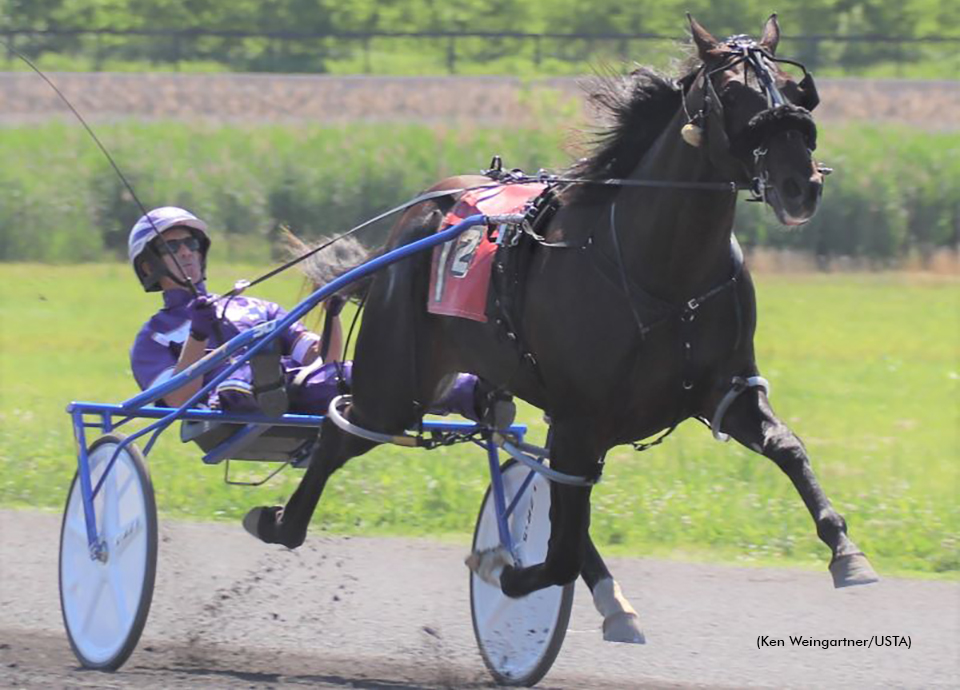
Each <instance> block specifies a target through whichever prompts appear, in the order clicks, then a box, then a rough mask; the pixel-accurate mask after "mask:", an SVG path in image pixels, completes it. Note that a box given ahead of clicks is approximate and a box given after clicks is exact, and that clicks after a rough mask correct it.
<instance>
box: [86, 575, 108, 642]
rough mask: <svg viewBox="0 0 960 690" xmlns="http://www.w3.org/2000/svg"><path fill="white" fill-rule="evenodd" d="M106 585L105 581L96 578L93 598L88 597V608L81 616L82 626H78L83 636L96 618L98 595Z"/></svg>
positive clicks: (101, 578)
mask: <svg viewBox="0 0 960 690" xmlns="http://www.w3.org/2000/svg"><path fill="white" fill-rule="evenodd" d="M106 583H107V581H106V579H105V578H103V577H102V576H101V577H99V578H97V584H96V585H94V590H93V596H92V597H90V606H89V608H88V609H87V612H86V614H85V615H84V616H83V624H82V625H81V626H80V632H81V634H82V635H84V636H86V635H87V633H88V632H90V624H91V623H93V621H94V619H95V618H96V616H95V615H94V614H95V613H96V612H97V604H99V603H100V595H101V594H102V593H103V587H104V585H105V584H106Z"/></svg>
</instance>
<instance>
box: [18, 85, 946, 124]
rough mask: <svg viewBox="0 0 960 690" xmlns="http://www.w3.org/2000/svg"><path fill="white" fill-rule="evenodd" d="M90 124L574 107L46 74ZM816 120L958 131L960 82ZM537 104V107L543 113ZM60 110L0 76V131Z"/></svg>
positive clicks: (882, 98)
mask: <svg viewBox="0 0 960 690" xmlns="http://www.w3.org/2000/svg"><path fill="white" fill-rule="evenodd" d="M49 76H50V77H51V78H52V79H53V80H54V82H55V83H56V84H58V86H59V87H60V88H61V89H62V91H63V92H64V94H65V95H66V96H67V98H68V99H69V100H70V102H71V103H72V104H73V105H74V106H75V107H76V108H77V109H78V110H79V111H80V112H81V113H83V114H84V115H85V116H86V117H87V118H88V119H90V120H91V121H94V122H96V121H103V120H112V119H119V118H130V117H132V118H137V119H141V120H150V119H179V120H196V119H209V120H216V121H228V122H243V121H247V122H286V121H300V122H303V121H315V122H361V121H367V122H369V121H386V122H398V121H399V122H406V121H410V122H433V123H450V122H473V123H478V124H486V125H497V126H504V125H510V124H512V125H518V124H524V123H526V124H529V123H530V122H531V121H532V120H533V119H534V118H536V117H537V116H538V115H537V108H531V106H530V102H531V100H533V101H536V100H537V99H530V98H529V94H530V92H531V90H536V89H544V88H546V89H551V90H553V91H554V92H555V93H556V94H557V95H556V96H555V97H554V100H553V101H550V100H547V101H545V103H555V102H557V99H559V100H560V101H564V100H568V101H574V102H578V103H579V102H581V101H582V89H581V86H580V83H579V80H577V79H573V78H558V79H547V80H542V81H535V82H532V83H525V82H523V81H521V80H519V79H514V78H510V77H363V76H359V77H328V76H312V75H282V74H211V75H196V74H193V75H191V74H179V75H178V74H109V73H102V74H75V73H54V74H50V75H49ZM819 90H820V95H821V99H822V105H821V107H820V108H819V109H818V110H817V121H818V122H821V123H837V122H873V123H899V124H906V125H910V126H912V127H917V128H920V129H924V130H942V129H955V128H956V127H958V126H960V81H909V80H899V79H878V80H866V79H823V80H820V81H819ZM544 107H546V106H544V105H541V106H540V109H541V110H542V109H543V108H544ZM60 116H62V117H63V118H65V119H67V120H69V121H70V122H73V119H72V118H73V116H72V115H70V113H69V111H67V109H66V107H65V106H64V105H63V104H62V103H61V102H60V101H59V100H58V99H57V96H56V94H55V93H54V92H53V91H52V90H51V89H50V87H49V86H47V84H45V83H44V82H43V81H42V80H41V79H40V78H39V77H38V76H37V75H35V74H32V73H26V72H24V73H0V123H9V124H18V123H24V122H36V121H38V120H44V119H48V118H50V117H60Z"/></svg>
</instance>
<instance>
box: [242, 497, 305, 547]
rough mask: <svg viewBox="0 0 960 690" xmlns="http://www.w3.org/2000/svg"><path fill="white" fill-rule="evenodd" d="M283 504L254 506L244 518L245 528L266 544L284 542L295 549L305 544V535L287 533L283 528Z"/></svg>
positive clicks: (284, 544) (283, 543)
mask: <svg viewBox="0 0 960 690" xmlns="http://www.w3.org/2000/svg"><path fill="white" fill-rule="evenodd" d="M282 517H283V507H282V506H261V507H259V508H253V509H252V510H251V511H250V512H248V513H247V514H246V515H245V516H244V518H243V528H244V529H245V530H247V532H249V533H250V534H252V535H253V536H254V537H256V538H257V539H259V540H260V541H262V542H263V543H264V544H282V545H283V546H286V547H287V548H288V549H295V548H297V547H298V546H300V545H301V544H303V539H304V536H305V535H294V536H290V535H285V534H283V532H282V530H281V524H282V523H281V519H282Z"/></svg>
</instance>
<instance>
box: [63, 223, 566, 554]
mask: <svg viewBox="0 0 960 690" xmlns="http://www.w3.org/2000/svg"><path fill="white" fill-rule="evenodd" d="M520 219H521V217H519V216H515V215H510V216H486V215H482V214H477V215H472V216H469V217H467V218H465V219H464V220H463V221H461V222H460V223H458V224H456V225H454V226H451V227H450V228H447V229H446V230H443V231H441V232H438V233H436V234H435V235H432V236H430V237H427V238H424V239H421V240H417V241H416V242H412V243H410V244H408V245H404V246H402V247H399V248H397V249H394V250H392V251H390V252H387V253H385V254H383V255H381V256H379V257H377V258H375V259H373V260H371V261H368V262H367V263H365V264H362V265H361V266H358V267H357V268H354V269H353V270H351V271H349V272H347V273H345V274H344V275H342V276H340V277H339V278H337V279H335V280H333V281H331V282H330V283H328V284H327V285H325V286H323V287H322V288H320V289H318V290H317V291H315V292H314V293H313V294H311V295H310V296H309V297H307V298H306V299H305V300H303V301H302V302H300V304H298V305H297V306H296V307H294V308H293V309H292V310H291V311H290V312H289V313H288V314H287V316H285V317H284V318H283V319H277V320H275V321H268V322H265V323H263V324H261V325H259V326H257V327H256V328H253V329H250V330H248V331H244V332H243V333H240V334H239V335H237V336H236V337H234V338H233V339H231V340H230V341H229V342H227V343H224V344H223V345H221V346H220V347H218V348H217V349H216V350H214V351H212V352H210V353H209V354H207V355H206V356H205V357H204V358H203V359H201V360H199V361H198V362H196V363H194V364H193V365H191V366H189V367H187V368H186V369H184V370H183V371H181V372H180V373H179V374H177V375H175V376H173V377H171V378H170V379H168V380H167V381H165V382H163V383H161V384H158V385H156V386H153V387H152V388H149V389H147V390H145V391H143V392H142V393H140V394H139V395H136V396H134V397H132V398H130V399H128V400H126V401H124V402H122V403H120V404H119V405H110V404H102V403H92V402H72V403H70V404H69V405H68V406H67V412H69V413H70V415H71V419H72V421H73V433H74V438H75V440H76V444H77V473H78V475H79V479H80V491H81V496H82V499H83V507H84V520H85V523H86V530H87V542H88V545H89V548H90V556H91V558H93V559H99V558H100V557H101V555H102V553H103V547H104V545H103V544H102V543H101V541H100V539H99V537H98V534H97V521H96V514H95V507H94V499H95V498H96V496H97V494H98V493H99V492H100V489H101V487H102V486H103V483H104V480H105V479H106V477H107V475H108V474H109V473H110V471H111V470H112V469H113V465H114V464H115V463H116V460H117V458H118V457H119V455H120V453H121V451H123V450H124V449H125V448H126V447H128V446H129V445H130V444H132V443H133V441H135V440H137V439H139V438H142V437H144V436H146V435H148V434H149V435H150V438H149V440H148V441H147V443H146V445H145V446H144V449H143V454H144V455H148V454H149V453H150V450H151V449H152V448H153V445H154V443H155V442H156V440H157V438H158V437H159V435H160V433H161V432H163V431H164V430H166V429H167V428H168V427H169V426H170V425H171V424H173V423H174V422H175V421H177V420H186V421H198V422H203V421H207V422H214V421H215V422H226V423H237V424H243V425H245V429H243V430H241V431H238V432H237V433H238V434H243V433H253V434H256V433H258V431H262V430H265V429H266V428H269V427H277V426H280V427H284V426H286V427H313V428H318V429H319V427H320V424H321V422H322V421H323V417H322V416H318V415H303V414H285V415H283V416H281V417H278V418H270V417H266V416H263V415H251V414H231V413H227V412H220V411H214V410H207V409H200V408H196V407H194V406H195V405H196V404H197V403H198V401H200V400H204V399H205V397H206V396H207V394H208V393H209V392H210V391H211V390H213V388H215V387H216V386H217V385H218V384H220V383H221V382H222V381H224V380H225V379H226V378H227V377H229V376H230V375H231V374H232V373H233V372H234V371H236V370H237V369H238V368H239V367H240V366H242V365H243V364H244V362H246V361H248V360H249V358H250V357H252V356H253V355H254V354H256V353H257V352H259V351H260V350H262V349H263V348H265V347H267V346H268V345H269V343H271V342H272V341H273V340H274V339H275V338H277V337H278V336H279V335H280V334H281V333H283V332H284V331H285V330H286V329H287V328H289V327H290V326H291V325H292V324H293V323H294V322H296V321H299V320H300V319H301V318H302V317H303V316H304V315H305V314H306V313H307V312H309V311H310V310H311V309H313V308H314V307H315V306H317V304H319V303H320V302H322V301H323V300H324V299H326V298H327V297H329V296H330V295H332V294H334V293H335V292H337V291H338V290H340V289H342V288H343V287H345V286H347V285H349V284H350V283H352V282H354V281H357V280H359V279H361V278H364V277H366V276H368V275H370V274H372V273H374V272H376V271H378V270H380V269H381V268H384V267H385V266H388V265H390V264H393V263H396V262H397V261H400V260H402V259H404V258H407V257H408V256H411V255H412V254H415V253H418V252H422V251H426V250H427V249H430V248H432V247H434V246H436V245H439V244H442V243H444V242H448V241H450V240H452V239H455V238H456V237H458V236H459V235H460V234H461V233H463V232H464V231H465V230H467V229H468V228H470V227H473V226H475V225H496V224H499V223H504V222H518V221H519V220H520ZM227 360H231V361H230V364H229V365H228V366H227V367H226V368H225V369H224V370H223V371H222V372H220V373H219V374H217V376H215V377H214V378H212V379H211V380H210V381H209V382H208V383H206V384H205V385H203V386H202V387H201V388H200V390H198V391H197V392H196V393H195V394H194V395H193V396H192V397H191V398H190V399H189V400H187V401H186V402H185V403H184V404H183V405H181V406H180V407H178V408H170V407H156V406H154V405H153V404H152V403H155V402H156V401H157V400H160V399H161V398H163V397H164V396H165V395H166V394H168V393H170V392H171V391H174V390H176V389H178V388H180V387H181V386H183V385H184V384H185V383H187V382H189V381H192V380H193V379H196V378H198V377H202V376H204V375H205V374H207V373H209V372H210V371H212V370H214V369H215V368H216V367H218V366H220V365H221V364H222V363H223V362H225V361H227ZM88 417H95V420H90V419H88ZM133 419H155V420H156V421H155V422H152V423H151V424H148V425H147V426H146V427H144V428H143V429H140V430H138V431H136V432H134V433H132V434H130V435H129V436H127V437H126V438H124V439H123V440H122V441H120V443H119V444H118V445H117V448H116V450H115V451H114V453H113V456H112V457H111V458H110V461H109V463H108V464H107V467H106V469H105V470H104V472H103V473H102V475H101V476H100V480H99V482H98V483H97V485H96V486H93V482H92V479H91V475H90V464H89V458H88V455H87V447H88V446H87V442H86V429H87V428H98V429H100V430H101V432H102V433H109V432H110V431H112V430H114V429H116V428H118V427H120V426H123V425H124V424H126V423H127V422H129V421H131V420H133ZM476 429H477V425H476V424H473V423H470V422H440V421H425V422H423V430H424V431H445V432H450V431H454V432H457V431H459V432H468V433H469V432H471V431H475V430H476ZM509 431H510V432H511V435H512V436H514V437H515V438H516V441H517V443H518V444H519V445H523V437H524V435H525V434H526V431H527V429H526V426H524V425H514V426H512V427H511V428H510V430H509ZM494 436H495V434H493V433H492V432H487V433H485V434H484V437H483V439H484V440H483V441H482V442H480V441H476V440H474V441H473V443H475V444H477V445H479V446H481V447H484V448H485V449H486V451H487V459H488V462H489V465H490V477H491V490H492V491H493V497H494V504H495V506H496V511H497V525H498V530H499V533H500V542H501V545H502V546H503V547H504V548H506V549H507V551H508V552H509V553H511V554H513V553H514V544H513V539H512V537H511V535H510V530H509V526H508V523H507V520H508V518H509V516H510V514H511V513H512V512H513V509H514V508H515V506H516V505H517V501H518V500H519V498H520V496H521V495H522V494H523V492H524V491H525V490H526V488H527V487H528V486H529V485H530V481H531V480H532V478H533V472H532V471H531V473H530V475H529V476H528V477H527V479H526V481H525V482H524V483H523V484H522V487H521V489H520V490H519V491H518V492H517V495H516V496H515V497H514V498H513V500H512V501H511V503H510V505H509V506H508V505H506V499H505V496H504V490H503V481H502V479H501V475H500V459H499V453H498V450H497V444H496V441H495V439H494ZM221 445H223V444H221ZM511 455H514V457H517V456H516V454H515V453H513V452H511ZM225 456H226V450H225V449H221V448H220V447H219V446H218V447H217V448H214V449H212V450H210V451H208V453H207V455H205V456H204V462H206V463H208V464H213V463H217V462H219V461H220V460H222V459H223V458H224V457H225ZM518 459H521V460H524V459H523V458H518ZM542 459H543V458H542V457H541V458H539V460H542ZM530 462H531V460H530V459H529V458H528V459H526V463H527V464H530ZM547 472H549V470H547Z"/></svg>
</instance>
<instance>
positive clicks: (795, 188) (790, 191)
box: [783, 180, 803, 198]
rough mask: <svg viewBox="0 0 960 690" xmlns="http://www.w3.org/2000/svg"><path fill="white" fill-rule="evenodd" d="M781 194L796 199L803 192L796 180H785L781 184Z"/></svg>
mask: <svg viewBox="0 0 960 690" xmlns="http://www.w3.org/2000/svg"><path fill="white" fill-rule="evenodd" d="M783 194H784V196H788V197H791V198H796V197H798V196H800V195H801V194H803V190H801V189H800V185H798V184H797V182H796V180H787V181H786V182H784V183H783Z"/></svg>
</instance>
